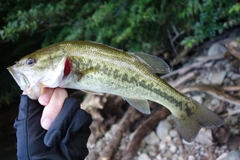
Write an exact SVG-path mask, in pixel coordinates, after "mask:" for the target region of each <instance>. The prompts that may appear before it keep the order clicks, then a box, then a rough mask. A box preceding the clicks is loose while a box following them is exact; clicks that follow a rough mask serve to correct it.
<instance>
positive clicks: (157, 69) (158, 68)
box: [130, 52, 170, 74]
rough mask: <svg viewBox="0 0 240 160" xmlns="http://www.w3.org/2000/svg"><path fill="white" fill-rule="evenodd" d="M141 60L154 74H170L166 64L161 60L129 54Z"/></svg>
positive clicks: (138, 53) (140, 54)
mask: <svg viewBox="0 0 240 160" xmlns="http://www.w3.org/2000/svg"><path fill="white" fill-rule="evenodd" d="M130 54H133V55H135V56H136V57H139V58H140V59H142V60H143V61H144V62H145V63H146V64H147V65H148V66H150V68H151V69H152V70H153V72H154V73H160V74H166V73H169V72H170V67H169V66H168V64H167V63H166V62H165V61H164V60H162V59H161V58H159V57H157V56H153V55H149V54H145V53H140V52H137V53H130Z"/></svg>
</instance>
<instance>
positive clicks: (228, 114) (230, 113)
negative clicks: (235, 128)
mask: <svg viewBox="0 0 240 160" xmlns="http://www.w3.org/2000/svg"><path fill="white" fill-rule="evenodd" d="M238 113H240V109H238V110H235V111H231V112H228V113H224V114H221V115H220V116H221V117H223V118H225V117H230V116H232V115H234V114H238Z"/></svg>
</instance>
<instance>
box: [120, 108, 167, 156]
mask: <svg viewBox="0 0 240 160" xmlns="http://www.w3.org/2000/svg"><path fill="white" fill-rule="evenodd" d="M168 115H170V111H169V110H168V109H166V108H165V107H162V108H161V109H159V110H158V111H156V112H155V113H153V115H151V116H150V117H149V118H148V119H146V120H145V121H144V122H143V123H142V124H141V125H140V126H138V128H137V129H136V130H135V131H134V133H133V138H132V140H131V142H130V143H129V144H128V146H127V150H126V151H125V154H124V157H123V158H122V160H132V159H133V158H134V157H135V155H136V153H137V151H138V148H139V147H140V144H141V142H142V139H143V138H144V137H145V136H146V135H147V134H149V133H150V132H151V131H152V130H153V128H155V127H156V126H157V124H158V123H159V121H160V120H163V119H165V118H166V117H167V116H168Z"/></svg>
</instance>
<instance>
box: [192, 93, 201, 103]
mask: <svg viewBox="0 0 240 160" xmlns="http://www.w3.org/2000/svg"><path fill="white" fill-rule="evenodd" d="M192 99H194V100H196V101H198V102H199V103H201V104H202V102H203V98H202V96H200V95H195V96H192Z"/></svg>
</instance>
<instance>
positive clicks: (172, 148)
mask: <svg viewBox="0 0 240 160" xmlns="http://www.w3.org/2000/svg"><path fill="white" fill-rule="evenodd" d="M169 150H170V152H172V153H175V152H176V151H177V147H176V146H175V145H174V144H171V145H170V147H169Z"/></svg>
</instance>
